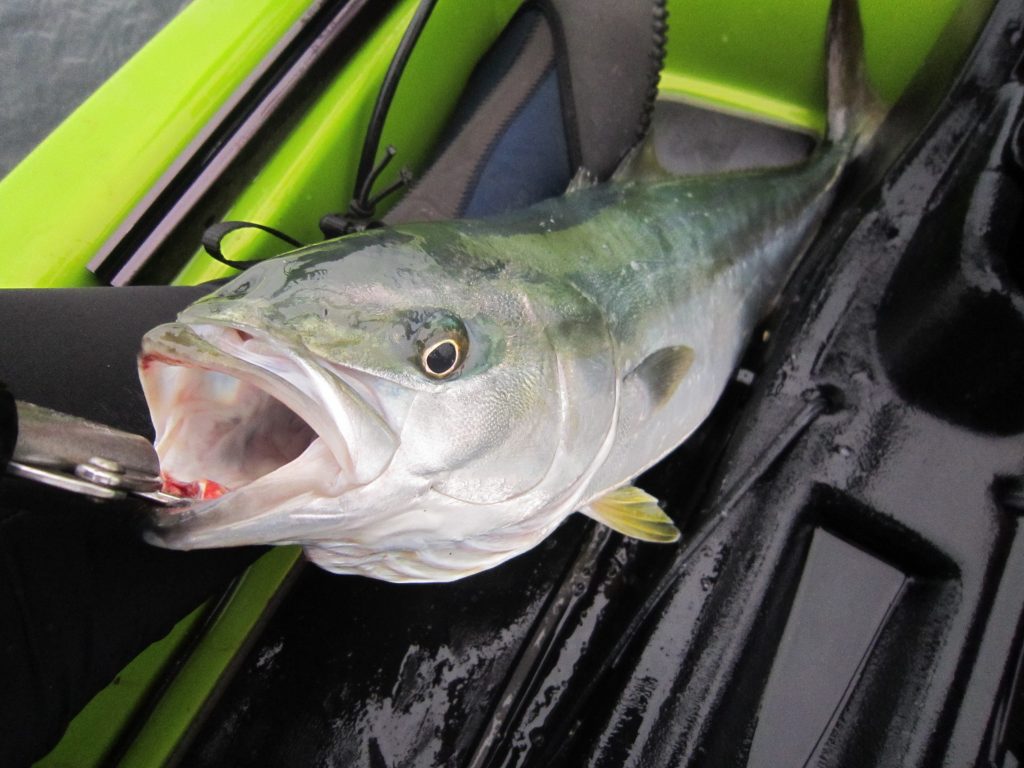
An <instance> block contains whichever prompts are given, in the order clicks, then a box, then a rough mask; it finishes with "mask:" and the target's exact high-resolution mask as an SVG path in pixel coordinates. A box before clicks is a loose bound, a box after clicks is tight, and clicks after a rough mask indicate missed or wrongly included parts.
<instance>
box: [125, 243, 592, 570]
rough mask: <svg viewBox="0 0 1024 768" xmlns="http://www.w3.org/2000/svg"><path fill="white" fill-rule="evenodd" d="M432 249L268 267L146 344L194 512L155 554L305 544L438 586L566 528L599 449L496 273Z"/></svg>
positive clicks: (517, 298) (321, 554)
mask: <svg viewBox="0 0 1024 768" xmlns="http://www.w3.org/2000/svg"><path fill="white" fill-rule="evenodd" d="M432 231H433V230H432V229H431V228H430V227H426V228H425V229H424V231H423V232H422V233H421V232H416V231H414V232H413V233H412V234H409V233H398V232H394V231H387V232H376V233H367V234H364V235H358V236H353V237H349V238H344V239H342V240H340V241H335V242H332V243H327V244H322V245H318V246H313V247H311V248H308V249H304V250H302V251H298V252H295V253H294V254H292V255H289V256H285V257H282V258H279V259H274V260H270V261H266V262H263V263H260V264H258V265H256V266H254V267H252V268H250V269H248V270H247V271H246V272H244V273H243V274H241V275H240V276H238V277H237V278H235V279H234V280H232V281H231V282H229V283H228V284H226V285H224V286H223V287H221V288H220V289H218V290H217V291H215V292H214V293H213V294H211V295H210V296H208V297H206V298H204V299H201V300H200V301H199V302H197V303H196V304H194V305H192V306H190V307H189V308H187V309H186V310H185V311H183V312H182V313H181V314H180V315H179V318H178V320H177V321H176V322H174V323H169V324H165V325H162V326H159V327H157V328H155V329H153V330H152V331H150V332H149V333H148V334H147V335H146V336H145V338H144V340H143V344H142V351H141V354H140V376H141V379H142V384H143V390H144V392H145V395H146V399H147V402H148V405H149V408H150V412H151V417H152V420H153V423H154V427H155V430H156V448H157V453H158V455H159V457H160V463H161V470H162V472H163V473H164V476H165V479H166V483H165V487H166V488H168V489H169V490H173V491H176V492H178V493H181V494H184V495H186V496H189V497H190V498H189V499H188V503H187V504H185V505H183V506H180V507H168V508H165V509H160V510H157V511H155V512H154V513H153V525H152V527H151V529H150V530H149V532H148V534H147V538H148V539H149V540H150V541H152V542H153V543H156V544H160V545H163V546H168V547H173V548H184V549H190V548H195V547H217V546H230V545H242V544H292V543H297V544H301V545H303V546H304V547H306V551H307V554H308V555H309V556H310V557H311V558H312V559H313V560H314V561H316V562H317V563H318V564H321V565H323V566H324V567H327V568H328V569H330V570H334V571H337V572H344V573H362V574H367V575H371V576H377V577H380V578H385V579H389V580H394V581H409V580H412V581H436V580H448V579H452V578H458V577H460V576H463V575H467V574H469V573H473V572H476V571H478V570H482V569H483V568H486V567H490V566H491V565H494V564H496V563H498V562H500V561H502V560H504V559H507V558H508V557H510V556H512V555H514V554H517V553H518V552H519V551H522V550H524V549H526V548H528V547H529V546H532V545H533V544H535V543H536V542H537V541H539V540H540V539H541V538H543V536H544V535H546V534H547V532H548V531H549V530H550V529H551V528H552V527H553V526H554V525H555V524H557V522H559V521H560V519H561V517H564V515H565V514H567V512H566V511H561V512H560V513H559V514H557V515H555V516H552V514H551V513H550V509H551V507H552V502H553V501H554V500H557V499H558V498H562V497H565V496H566V488H567V487H569V486H573V485H574V483H575V485H582V482H581V480H580V475H581V474H582V470H581V469H580V467H579V466H576V465H579V463H580V462H579V461H577V462H576V465H573V466H570V467H569V468H568V476H567V477H566V478H561V477H559V476H558V475H559V465H560V464H561V463H562V462H559V460H558V459H559V455H560V454H561V453H564V452H565V450H566V448H567V446H569V444H570V443H573V442H574V441H576V442H582V441H585V440H586V439H587V437H586V436H585V435H579V434H577V433H578V432H579V429H578V427H579V425H580V424H581V418H580V414H578V413H575V412H570V409H567V408H566V407H565V402H566V399H567V397H568V393H567V392H566V388H565V386H564V385H565V384H566V381H567V379H566V374H565V370H564V368H565V366H564V364H563V361H561V360H560V355H559V350H558V348H557V347H558V344H557V343H553V342H552V334H551V332H550V327H549V325H548V323H547V322H545V319H544V318H540V317H538V316H537V315H536V312H535V302H534V301H531V298H530V296H529V293H528V291H524V290H523V288H522V282H521V281H516V280H512V279H510V278H509V277H508V276H507V275H506V274H505V270H504V268H503V266H502V265H501V263H500V261H499V260H496V259H495V258H488V257H487V255H486V254H485V255H484V256H481V255H480V254H477V255H475V256H474V258H472V259H470V258H464V254H462V252H461V251H460V248H461V246H459V245H458V243H457V242H455V243H454V244H453V239H452V237H451V235H450V233H448V232H446V231H445V230H443V229H442V230H440V232H439V234H437V235H434V236H431V232H432ZM424 233H425V234H424ZM569 378H570V379H571V378H572V377H571V376H569ZM567 432H570V433H572V435H567ZM583 463H584V464H585V463H586V462H583ZM570 464H571V462H570ZM570 495H571V494H570ZM565 503H566V504H567V503H569V502H568V501H566V502H565ZM555 506H557V505H555ZM563 506H564V504H563ZM545 510H548V514H546V515H545V514H544V512H545ZM568 511H571V509H569V510H568Z"/></svg>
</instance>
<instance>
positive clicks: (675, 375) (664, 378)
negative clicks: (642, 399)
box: [626, 344, 696, 407]
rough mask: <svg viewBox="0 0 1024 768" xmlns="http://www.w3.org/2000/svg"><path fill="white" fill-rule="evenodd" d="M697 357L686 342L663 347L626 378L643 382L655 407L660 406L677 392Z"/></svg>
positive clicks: (646, 358) (650, 355)
mask: <svg viewBox="0 0 1024 768" xmlns="http://www.w3.org/2000/svg"><path fill="white" fill-rule="evenodd" d="M695 357H696V353H695V352H694V351H693V348H692V347H688V346H686V345H685V344H681V345H679V346H676V347H662V348H661V349H659V350H656V351H654V352H652V353H651V354H649V355H648V356H647V357H645V358H644V359H643V360H641V361H640V364H639V365H638V366H637V367H636V368H634V369H633V370H631V371H630V372H629V373H627V374H626V380H627V381H629V380H630V379H632V380H634V381H638V382H640V383H641V384H643V386H644V388H645V389H646V390H647V392H648V394H649V395H650V397H651V401H652V402H653V403H654V405H655V407H659V406H662V405H664V404H665V403H667V402H668V401H669V399H670V398H671V397H672V395H673V394H674V393H675V391H676V388H677V387H678V386H679V382H681V381H682V380H683V377H684V376H686V372H687V371H689V370H690V366H692V365H693V360H694V358H695Z"/></svg>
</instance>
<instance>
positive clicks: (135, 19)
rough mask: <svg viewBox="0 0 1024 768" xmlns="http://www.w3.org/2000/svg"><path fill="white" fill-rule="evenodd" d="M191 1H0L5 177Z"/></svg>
mask: <svg viewBox="0 0 1024 768" xmlns="http://www.w3.org/2000/svg"><path fill="white" fill-rule="evenodd" d="M187 4H188V0H93V1H92V2H82V0H0V178H2V177H4V176H6V175H7V174H8V173H9V172H10V170H11V169H12V168H13V167H14V166H15V165H17V164H18V163H19V162H20V161H21V160H22V159H23V158H24V157H25V156H26V155H27V154H28V153H29V152H30V151H31V150H32V149H33V148H34V147H35V146H36V145H37V144H38V143H39V142H40V141H42V140H43V139H44V138H45V137H46V135H47V134H48V133H50V131H52V130H53V129H54V128H56V127H57V126H58V125H59V124H60V122H61V121H62V120H63V119H64V118H65V117H66V116H67V115H69V114H70V113H71V112H72V111H73V110H74V109H75V107H77V106H78V105H79V104H81V103H82V102H83V101H84V100H85V99H86V98H87V97H88V96H89V94H91V93H92V92H93V91H95V90H96V88H97V87H99V86H100V85H101V84H102V83H103V81H104V80H106V79H107V78H108V77H110V75H112V74H113V73H114V72H116V71H117V69H118V67H120V66H121V65H122V64H124V63H125V62H126V61H127V60H128V59H129V58H131V56H132V54H134V53H135V52H136V51H138V50H139V49H140V48H141V47H142V46H143V45H144V44H145V43H146V41H147V40H149V39H150V38H152V37H153V35H155V34H156V33H157V32H158V31H159V30H160V28H161V27H163V26H164V25H165V24H166V23H167V22H168V21H170V20H171V18H173V17H174V16H175V15H176V14H177V13H178V11H180V10H181V9H182V8H183V7H185V6H186V5H187Z"/></svg>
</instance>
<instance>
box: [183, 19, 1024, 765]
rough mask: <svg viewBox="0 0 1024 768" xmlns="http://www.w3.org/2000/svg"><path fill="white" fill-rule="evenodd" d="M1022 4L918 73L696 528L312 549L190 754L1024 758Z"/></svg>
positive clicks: (542, 761)
mask: <svg viewBox="0 0 1024 768" xmlns="http://www.w3.org/2000/svg"><path fill="white" fill-rule="evenodd" d="M1022 29H1024V10H1022V9H1021V7H1020V4H1019V3H1017V2H1002V3H1000V4H998V6H997V7H996V10H995V12H994V14H993V16H992V17H991V19H990V22H989V25H988V27H987V28H986V30H985V32H984V33H983V35H982V37H981V39H980V42H979V44H978V47H977V49H976V50H975V53H974V55H973V56H972V58H971V59H970V60H969V61H968V62H967V64H966V67H965V70H964V73H963V75H962V77H961V79H960V80H959V81H958V83H957V84H956V85H955V87H954V88H953V90H952V91H951V93H950V95H949V96H948V98H946V99H945V100H944V101H941V103H940V101H939V98H938V97H939V95H938V94H931V95H929V94H927V93H926V94H923V95H922V94H921V93H918V94H916V99H914V100H911V103H907V104H904V105H903V106H902V107H900V108H899V109H898V110H897V112H896V114H895V115H894V117H893V119H892V120H891V121H890V123H889V124H888V126H887V127H886V128H885V129H884V132H883V134H882V135H881V136H880V138H879V144H878V149H876V150H875V151H873V153H871V154H870V155H869V156H868V157H867V158H866V159H865V160H864V162H863V164H862V165H861V166H860V167H859V168H857V169H855V170H854V172H853V174H852V176H851V179H850V180H849V183H848V190H847V194H846V196H845V199H844V201H843V202H844V204H843V206H841V208H840V209H839V210H838V211H837V213H836V215H834V216H833V218H832V220H831V222H830V223H829V226H828V227H827V228H826V230H825V231H824V232H823V233H822V236H821V237H820V238H819V240H818V242H817V243H816V244H815V246H814V247H813V249H812V252H811V253H810V254H809V256H808V257H807V259H806V260H805V262H804V264H803V266H802V268H801V270H800V272H799V274H798V275H796V277H795V278H794V280H793V282H792V284H791V285H790V287H789V288H788V289H787V293H786V295H785V297H784V301H783V302H782V304H781V306H780V309H779V312H778V314H777V316H776V317H775V319H774V322H773V323H772V325H771V326H770V328H769V329H768V330H769V331H770V334H769V340H768V342H767V343H759V344H757V345H756V346H755V347H754V348H752V349H751V351H750V355H749V358H748V360H747V362H746V366H747V367H748V368H749V369H750V370H752V371H754V372H756V374H757V375H756V378H755V379H754V381H753V384H752V385H750V386H748V385H745V384H739V383H737V384H735V385H734V386H733V388H732V389H730V391H728V392H727V393H726V395H725V397H724V399H723V402H722V404H721V406H720V407H719V408H718V409H717V411H716V412H715V414H714V415H713V417H712V418H711V420H710V421H709V422H708V423H707V424H706V425H705V427H704V428H702V429H701V430H700V432H699V433H698V434H697V435H696V436H695V437H694V439H692V440H691V441H689V442H688V443H687V444H686V445H684V446H683V447H682V448H681V449H680V450H679V451H677V452H676V453H675V454H673V455H672V456H671V457H670V458H669V459H667V460H666V461H665V462H663V463H662V464H661V465H659V467H657V468H656V469H655V470H654V471H652V472H651V473H649V474H648V475H647V476H646V477H645V478H643V480H642V482H641V484H642V485H644V487H646V488H648V489H649V490H651V491H652V492H654V493H656V494H659V495H660V496H661V497H662V498H665V499H667V500H668V502H669V511H670V512H671V513H672V514H673V516H674V517H675V518H676V519H677V521H679V522H680V523H681V525H682V526H683V527H684V539H683V542H682V543H681V545H680V548H679V549H670V548H659V547H656V546H653V545H648V544H640V543H637V542H633V541H626V540H623V539H622V538H621V537H619V536H617V535H615V534H610V533H608V532H607V531H605V530H604V529H600V528H597V527H596V526H594V525H592V524H591V523H588V522H585V521H583V520H572V521H570V522H569V523H568V524H567V525H565V526H563V527H562V528H561V529H560V530H559V531H558V532H557V533H556V534H555V535H554V536H553V537H552V538H551V539H550V540H549V541H548V542H547V543H545V544H544V545H543V546H542V547H539V548H538V549H536V550H535V551H533V552H530V553H528V554H526V555H524V556H523V557H520V558H518V559H516V560H515V561H513V562H511V563H509V564H507V565H506V566H503V567H501V568H499V569H496V570H494V571H491V572H489V573H485V574H482V575H480V576H477V577H474V578H471V579H468V580H466V581H464V582H461V583H457V584H452V585H437V586H422V587H420V586H416V587H409V586H392V585H386V584H378V583H374V582H370V581H366V580H361V579H356V578H337V577H332V576H330V575H328V574H324V573H320V572H318V571H315V570H313V569H308V570H307V571H306V572H305V573H304V574H303V575H302V577H301V579H300V581H299V582H298V583H297V585H296V586H295V588H294V590H293V592H292V593H291V594H290V595H289V596H288V599H287V600H286V601H285V602H284V603H283V605H282V607H281V608H280V610H279V611H278V612H277V613H276V615H275V616H274V617H273V618H272V619H271V621H270V622H269V624H268V625H267V626H266V628H265V630H264V631H263V634H262V636H261V637H260V639H259V641H258V642H257V644H256V647H255V648H254V649H253V650H252V651H251V653H250V654H249V656H248V657H247V658H246V659H245V660H244V662H243V664H242V666H241V668H240V670H239V672H238V674H237V676H236V677H235V678H234V679H233V681H232V682H231V683H230V684H229V685H228V686H227V688H226V689H225V690H224V691H223V694H222V697H221V699H220V701H219V702H218V704H217V705H216V706H215V707H214V708H213V710H212V713H211V715H210V717H209V718H208V719H207V720H206V721H205V723H203V724H201V725H200V726H199V727H198V728H197V730H196V732H195V733H194V734H193V736H194V741H193V742H192V746H191V750H190V751H189V752H188V754H187V755H185V756H184V759H183V761H182V764H183V765H190V766H219V765H226V764H231V765H267V764H278V765H296V766H298V765H303V766H305V765H339V766H342V765H344V766H348V765H355V766H370V767H372V768H379V767H380V766H431V765H464V766H525V765H530V766H541V765H564V766H578V765H593V766H616V767H618V766H669V765H671V766H682V765H688V766H689V765H692V766H698V765H714V766H733V765H737V766H739V765H765V766H769V765H771V766H791V765H792V766H799V765H828V766H838V765H842V766H861V765H892V766H929V765H950V766H953V765H956V766H966V765H998V766H1011V765H1016V764H1017V759H1018V757H1020V756H1021V753H1020V750H1021V747H1022V744H1024V739H1022V737H1021V727H1020V723H1021V708H1022V705H1021V696H1022V694H1021V691H1020V687H1019V685H1018V679H1017V675H1018V673H1017V666H1018V661H1019V659H1020V655H1021V648H1020V645H1021V637H1020V622H1021V617H1022V609H1024V539H1022V537H1021V536H1020V535H1019V528H1018V521H1019V513H1020V511H1021V509H1022V508H1024V503H1022V497H1024V493H1022V492H1021V484H1020V481H1019V480H1018V479H1015V478H1020V477H1021V476H1022V475H1024V375H1022V372H1024V357H1022V355H1024V351H1022V350H1024V294H1022V284H1021V283H1022V281H1021V274H1022V271H1024V270H1022V266H1021V265H1022V259H1024V255H1022V252H1021V248H1020V246H1021V231H1022V230H1021V227H1022V221H1024V219H1022V208H1024V205H1022V202H1024V197H1022V188H1021V180H1022V178H1024V171H1022V167H1021V163H1020V160H1021V154H1020V143H1021V140H1020V135H1021V127H1020V126H1021V117H1022V111H1021V101H1022V98H1024V86H1022V84H1021V82H1020V80H1019V73H1020V71H1021V69H1020V66H1019V63H1018V62H1019V60H1020V57H1021V51H1022V35H1021V30H1022Z"/></svg>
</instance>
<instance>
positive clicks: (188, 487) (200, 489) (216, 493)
mask: <svg viewBox="0 0 1024 768" xmlns="http://www.w3.org/2000/svg"><path fill="white" fill-rule="evenodd" d="M160 477H161V479H162V480H163V483H164V484H163V487H162V488H161V490H162V491H163V492H164V493H169V494H171V495H172V496H178V497H180V498H182V499H196V500H203V501H206V500H207V499H219V498H220V497H221V496H223V495H224V494H225V493H229V492H230V490H231V489H230V488H227V487H226V486H223V485H221V484H220V483H218V482H216V481H215V480H193V481H191V482H181V481H180V480H175V479H174V478H173V477H171V476H170V475H168V474H167V473H166V472H162V473H161V474H160Z"/></svg>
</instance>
